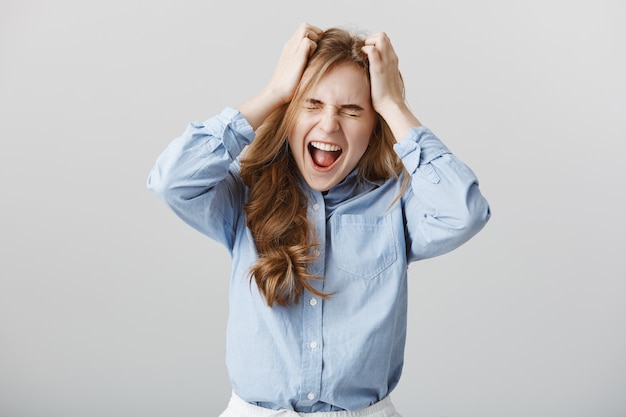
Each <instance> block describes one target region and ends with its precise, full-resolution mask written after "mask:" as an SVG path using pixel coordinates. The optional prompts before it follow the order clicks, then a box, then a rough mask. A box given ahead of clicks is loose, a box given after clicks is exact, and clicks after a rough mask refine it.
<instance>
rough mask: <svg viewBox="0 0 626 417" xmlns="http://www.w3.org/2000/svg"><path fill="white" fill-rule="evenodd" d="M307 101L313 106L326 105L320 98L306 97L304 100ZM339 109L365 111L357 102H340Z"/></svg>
mask: <svg viewBox="0 0 626 417" xmlns="http://www.w3.org/2000/svg"><path fill="white" fill-rule="evenodd" d="M305 101H306V102H307V103H309V104H312V105H314V106H324V105H326V103H324V102H323V101H321V100H318V99H316V98H307V99H306V100H305ZM338 108H339V110H351V111H358V112H361V111H365V109H364V108H363V107H361V106H359V105H358V104H342V105H340V106H338Z"/></svg>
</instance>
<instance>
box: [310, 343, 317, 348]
mask: <svg viewBox="0 0 626 417" xmlns="http://www.w3.org/2000/svg"><path fill="white" fill-rule="evenodd" d="M309 346H310V347H311V349H317V342H311V343H309Z"/></svg>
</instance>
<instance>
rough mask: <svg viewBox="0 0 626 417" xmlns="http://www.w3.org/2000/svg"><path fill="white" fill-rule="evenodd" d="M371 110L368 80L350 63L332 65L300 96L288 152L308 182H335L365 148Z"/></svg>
mask: <svg viewBox="0 0 626 417" xmlns="http://www.w3.org/2000/svg"><path fill="white" fill-rule="evenodd" d="M374 122H375V113H374V109H373V108H372V104H371V100H370V87H369V83H368V80H367V78H366V76H365V74H363V72H362V71H361V70H359V69H358V68H357V67H355V66H353V65H341V66H339V67H337V68H334V69H333V70H331V71H330V72H329V73H328V74H327V75H325V76H324V77H323V78H322V79H321V80H320V82H319V83H318V84H317V86H315V87H314V88H313V89H312V90H311V92H310V94H309V96H307V97H305V98H304V102H303V104H302V108H301V109H299V112H298V114H297V116H296V120H295V124H294V127H293V129H292V130H291V133H290V135H289V146H290V148H291V153H292V154H293V157H294V159H295V161H296V164H297V165H298V168H299V169H300V173H301V174H302V176H303V177H304V179H305V181H306V182H307V183H308V184H309V186H310V187H311V188H312V189H314V190H317V191H327V190H329V189H331V188H332V187H334V186H335V185H337V184H339V183H340V182H341V181H342V180H343V179H344V178H345V177H346V176H347V175H348V174H349V173H350V172H351V171H352V170H353V169H354V168H355V167H356V165H357V164H358V162H359V160H360V159H361V156H363V154H364V153H365V150H366V149H367V146H368V144H369V141H370V137H371V135H372V130H373V128H374Z"/></svg>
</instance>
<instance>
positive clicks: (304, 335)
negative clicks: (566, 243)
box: [148, 24, 489, 417]
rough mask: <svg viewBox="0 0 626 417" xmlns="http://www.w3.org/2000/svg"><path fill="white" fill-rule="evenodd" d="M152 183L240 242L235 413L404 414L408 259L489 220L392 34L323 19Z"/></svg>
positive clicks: (233, 336) (234, 248) (304, 30)
mask: <svg viewBox="0 0 626 417" xmlns="http://www.w3.org/2000/svg"><path fill="white" fill-rule="evenodd" d="M244 148H246V149H245V151H244ZM148 186H149V187H150V188H151V189H153V190H154V191H155V192H157V194H159V196H160V197H161V198H163V199H164V200H165V202H166V203H167V204H168V205H169V206H170V207H171V208H172V209H173V210H174V211H175V212H176V213H177V214H178V215H179V216H180V217H181V218H182V219H183V220H185V221H186V222H187V223H188V224H190V225H191V226H193V227H194V228H196V229H197V230H199V231H200V232H202V233H204V234H206V235H208V236H209V237H211V238H212V239H215V240H217V241H219V242H221V243H222V244H224V245H225V246H226V247H227V248H228V250H229V251H230V254H231V256H232V260H233V270H232V274H231V281H230V299H229V302H230V309H229V320H228V330H227V365H228V370H229V376H230V379H231V383H232V388H233V396H232V398H231V401H230V404H229V407H228V409H227V410H226V411H225V413H224V416H241V417H243V416H250V415H272V413H275V411H272V410H294V411H296V412H299V413H313V412H338V411H342V410H348V411H350V414H348V415H354V416H357V415H358V416H361V415H363V416H365V415H372V414H374V413H378V414H377V415H384V416H392V415H394V414H395V410H394V408H393V405H392V404H391V402H390V400H389V393H390V392H391V391H392V390H393V389H394V387H395V386H396V384H397V383H398V381H399V378H400V374H401V371H402V364H403V355H404V345H405V336H406V319H407V317H406V314H407V311H406V307H407V287H406V285H407V266H408V264H409V263H410V262H413V261H416V260H420V259H424V258H429V257H433V256H437V255H440V254H443V253H446V252H448V251H450V250H452V249H454V248H456V247H458V246H460V245H461V244H463V243H464V242H466V241H467V240H468V239H470V238H471V237H472V236H474V235H475V234H476V233H477V232H478V231H479V230H480V229H481V228H482V227H483V226H484V225H485V223H486V222H487V220H488V218H489V207H488V204H487V202H486V200H485V199H484V198H483V196H482V195H481V193H480V191H479V188H478V181H477V179H476V177H475V175H474V174H473V172H472V171H471V170H470V169H469V168H468V167H467V166H466V165H465V164H463V163H462V162H461V161H459V160H458V159H457V158H456V157H455V156H454V155H453V154H451V153H450V151H449V150H448V149H447V148H446V147H445V145H443V143H442V142H441V141H440V140H439V139H437V137H436V136H435V135H434V134H433V133H432V132H431V131H430V130H429V129H427V128H426V127H424V126H422V125H421V124H420V122H419V120H418V119H417V118H416V117H415V116H414V115H413V113H412V112H411V111H410V110H409V108H408V106H407V104H406V103H405V100H404V85H403V82H402V77H401V75H400V72H399V70H398V59H397V56H396V54H395V51H394V49H393V47H392V45H391V43H390V40H389V38H388V37H387V35H386V34H384V33H377V34H373V35H370V36H367V37H365V38H362V37H359V36H357V35H352V34H350V33H348V32H346V31H344V30H341V29H328V30H326V31H323V30H321V29H320V28H318V27H315V26H313V25H309V24H302V25H301V26H300V27H299V28H298V29H297V31H296V32H295V34H294V35H293V37H292V38H291V39H290V40H289V41H288V42H287V43H286V44H285V46H284V48H283V52H282V54H281V57H280V59H279V62H278V64H277V67H276V69H275V72H274V75H273V77H272V79H271V81H270V82H269V83H268V85H267V86H266V87H265V88H264V89H263V90H262V91H261V92H260V93H258V94H257V95H256V96H254V97H253V98H251V99H250V100H248V101H246V102H245V103H243V104H241V105H240V106H239V107H238V109H232V108H226V109H225V110H224V111H223V112H222V113H221V114H220V115H217V116H215V117H213V118H211V119H209V120H208V121H206V122H205V123H192V124H191V125H190V126H189V127H188V129H187V130H186V132H185V133H184V134H183V135H182V136H181V137H180V138H178V139H176V140H175V141H173V142H172V143H171V144H170V145H169V146H168V148H167V149H166V150H165V151H164V152H163V153H162V154H161V155H160V156H159V158H158V160H157V162H156V165H155V166H154V168H153V169H152V171H151V173H150V177H149V179H148ZM344 415H345V414H344Z"/></svg>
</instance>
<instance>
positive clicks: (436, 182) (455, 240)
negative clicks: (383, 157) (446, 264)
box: [394, 126, 491, 262]
mask: <svg viewBox="0 0 626 417" xmlns="http://www.w3.org/2000/svg"><path fill="white" fill-rule="evenodd" d="M394 149H395V151H396V153H397V154H398V155H399V156H400V158H401V159H402V162H403V163H404V167H405V168H406V170H407V171H408V173H409V174H410V176H411V181H410V186H409V189H408V190H407V192H406V193H405V194H404V195H403V197H402V203H403V206H404V212H405V216H406V233H407V238H408V240H407V246H408V247H407V251H408V252H407V253H408V258H409V259H408V260H409V262H412V261H416V260H419V259H425V258H431V257H434V256H438V255H442V254H444V253H446V252H449V251H451V250H453V249H455V248H457V247H459V246H460V245H462V244H463V243H465V242H467V241H468V240H469V239H470V238H471V237H472V236H474V235H475V234H476V233H478V232H479V231H480V230H481V229H482V228H483V227H484V225H485V224H486V223H487V221H488V220H489V218H490V216H491V213H490V208H489V204H488V202H487V200H486V199H485V198H484V197H483V195H482V194H481V192H480V190H479V187H478V179H477V178H476V175H475V174H474V172H472V170H471V169H470V168H469V167H468V166H467V165H465V164H464V163H463V162H462V161H460V160H459V159H458V158H456V157H455V156H454V155H453V154H452V153H451V152H450V151H449V150H448V148H447V147H446V146H445V145H444V144H443V143H442V142H441V141H440V140H439V139H438V138H437V137H436V136H435V135H434V134H433V132H431V131H430V129H428V128H427V127H425V126H420V127H416V128H413V129H412V130H411V131H410V132H409V135H408V136H407V137H406V138H404V139H403V140H401V141H399V142H398V143H397V144H396V145H395V146H394Z"/></svg>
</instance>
